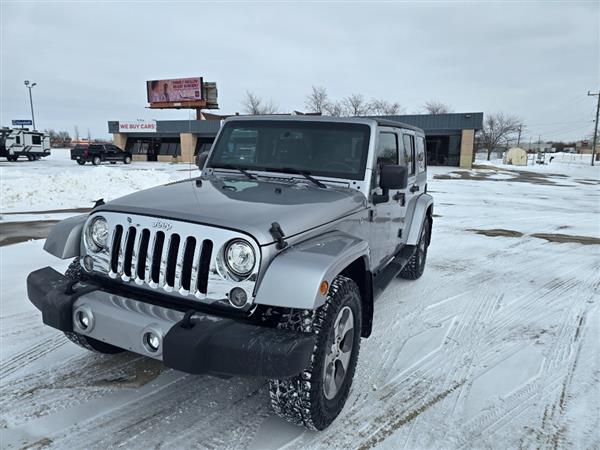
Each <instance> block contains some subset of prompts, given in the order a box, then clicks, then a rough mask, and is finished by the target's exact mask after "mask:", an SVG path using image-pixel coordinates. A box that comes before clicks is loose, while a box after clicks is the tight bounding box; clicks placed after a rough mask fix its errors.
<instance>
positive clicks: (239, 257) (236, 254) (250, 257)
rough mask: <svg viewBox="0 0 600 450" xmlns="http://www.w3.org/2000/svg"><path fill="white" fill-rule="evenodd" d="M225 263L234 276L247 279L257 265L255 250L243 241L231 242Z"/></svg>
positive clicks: (227, 249) (226, 250) (228, 245)
mask: <svg viewBox="0 0 600 450" xmlns="http://www.w3.org/2000/svg"><path fill="white" fill-rule="evenodd" d="M225 263H226V264H227V268H228V269H229V270H231V271H232V272H233V273H234V274H236V275H238V276H240V277H245V276H246V275H249V274H250V272H252V269H254V264H255V263H256V256H255V255H254V249H253V248H252V246H251V245H250V244H249V243H248V242H246V241H243V240H241V239H237V240H235V241H231V242H230V243H229V244H227V248H226V249H225Z"/></svg>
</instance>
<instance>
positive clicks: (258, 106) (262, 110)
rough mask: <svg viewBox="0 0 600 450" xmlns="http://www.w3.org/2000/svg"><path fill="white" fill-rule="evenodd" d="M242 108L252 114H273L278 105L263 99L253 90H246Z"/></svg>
mask: <svg viewBox="0 0 600 450" xmlns="http://www.w3.org/2000/svg"><path fill="white" fill-rule="evenodd" d="M242 104H243V106H244V110H245V111H246V112H247V113H248V114H250V115H253V116H256V115H262V114H275V113H276V112H277V109H278V107H277V106H276V105H275V104H274V103H273V101H271V100H269V101H265V100H263V99H262V98H260V97H259V96H258V95H256V94H254V93H253V92H250V91H246V98H244V100H243V101H242Z"/></svg>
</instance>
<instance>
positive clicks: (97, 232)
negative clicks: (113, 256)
mask: <svg viewBox="0 0 600 450" xmlns="http://www.w3.org/2000/svg"><path fill="white" fill-rule="evenodd" d="M89 235H90V238H91V241H92V244H94V245H95V246H96V247H97V248H98V249H102V248H105V247H106V241H107V240H108V223H107V222H106V219H105V218H104V217H96V218H95V219H94V220H92V221H91V222H90V225H89Z"/></svg>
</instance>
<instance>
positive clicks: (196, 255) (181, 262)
mask: <svg viewBox="0 0 600 450" xmlns="http://www.w3.org/2000/svg"><path fill="white" fill-rule="evenodd" d="M212 251H213V242H212V241H211V240H209V239H203V240H200V239H196V237H194V236H184V237H182V236H180V235H179V234H178V233H171V234H170V235H168V236H167V235H165V233H164V232H163V231H157V232H153V231H151V230H149V229H148V228H143V229H141V230H138V229H137V228H136V227H132V226H130V227H129V228H123V226H122V225H117V226H116V227H115V230H114V238H113V240H112V246H111V252H110V269H111V272H112V274H115V275H116V274H122V276H123V275H124V276H125V277H127V278H130V279H132V280H133V281H135V282H136V283H146V284H148V285H150V286H151V287H158V286H160V287H163V288H164V289H165V290H167V291H170V290H175V291H178V290H180V289H183V291H187V292H190V291H191V292H192V293H195V292H196V291H198V292H200V293H202V294H206V292H207V287H208V272H209V268H210V260H211V257H212Z"/></svg>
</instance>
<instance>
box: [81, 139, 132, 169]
mask: <svg viewBox="0 0 600 450" xmlns="http://www.w3.org/2000/svg"><path fill="white" fill-rule="evenodd" d="M71 159H72V160H74V161H77V164H79V165H80V166H83V165H84V164H85V163H86V162H91V163H92V164H93V165H95V166H97V165H98V164H101V163H102V162H104V161H108V162H110V163H112V164H115V163H117V162H119V161H121V162H123V163H125V164H131V153H129V152H127V151H124V150H122V149H120V148H119V147H117V146H116V145H113V144H87V145H86V144H78V145H76V146H75V147H73V148H72V149H71Z"/></svg>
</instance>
